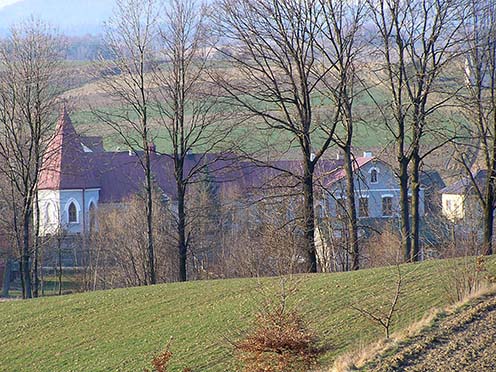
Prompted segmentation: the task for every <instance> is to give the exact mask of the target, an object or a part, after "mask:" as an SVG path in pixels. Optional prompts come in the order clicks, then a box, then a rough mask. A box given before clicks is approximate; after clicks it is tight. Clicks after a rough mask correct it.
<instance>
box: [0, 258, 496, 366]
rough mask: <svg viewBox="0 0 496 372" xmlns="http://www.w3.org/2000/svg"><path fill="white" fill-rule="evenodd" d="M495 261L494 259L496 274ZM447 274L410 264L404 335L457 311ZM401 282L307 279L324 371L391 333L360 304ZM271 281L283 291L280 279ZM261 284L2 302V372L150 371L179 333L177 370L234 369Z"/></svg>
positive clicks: (378, 277)
mask: <svg viewBox="0 0 496 372" xmlns="http://www.w3.org/2000/svg"><path fill="white" fill-rule="evenodd" d="M495 264H496V261H495V260H490V261H488V268H489V269H490V271H491V272H493V273H494V272H496V269H495ZM446 267H447V263H446V262H445V261H429V262H426V263H422V264H416V265H405V266H402V268H403V271H404V272H405V273H409V274H408V275H407V277H406V279H405V281H406V284H405V295H404V296H403V297H402V298H401V300H400V306H401V311H400V312H399V315H398V319H397V321H396V326H395V327H394V328H395V329H399V328H401V327H404V326H406V325H408V324H410V323H412V322H413V321H415V320H418V319H420V318H421V317H422V316H423V315H424V314H425V313H426V311H427V310H428V309H430V308H432V307H439V306H444V305H446V304H447V302H448V299H447V298H448V296H447V293H446V290H445V289H444V288H445V283H444V280H445V279H443V278H444V275H443V273H445V271H446ZM394 278H395V271H394V268H382V269H373V270H362V271H358V272H348V273H339V274H315V275H305V276H299V277H298V280H301V283H300V284H299V287H300V290H299V292H298V293H297V295H296V296H295V297H294V299H293V300H294V301H296V302H297V303H298V306H300V307H301V311H302V312H303V313H304V314H305V316H306V317H307V319H309V320H310V324H311V326H312V327H313V328H314V329H315V330H317V332H318V334H319V336H320V337H321V339H322V342H324V343H325V344H326V345H328V346H330V351H329V352H327V354H325V355H324V356H323V357H322V363H323V364H330V363H331V362H332V361H333V359H334V358H335V357H336V356H337V355H339V354H340V353H342V352H344V351H347V350H351V349H353V348H356V347H358V346H360V345H363V344H366V343H369V342H371V341H373V340H375V339H377V338H379V337H381V336H382V331H381V330H380V329H378V328H377V327H376V325H374V324H373V323H371V322H370V321H368V320H366V319H364V318H363V317H362V316H361V315H359V314H358V313H357V312H356V310H353V309H352V308H351V307H350V305H351V304H354V305H360V306H372V305H377V304H379V303H380V302H381V301H383V300H384V298H387V297H388V296H390V295H391V293H390V292H391V290H392V288H393V287H394ZM261 283H262V285H263V286H265V287H267V288H277V287H278V285H279V280H278V279H277V278H274V279H264V280H262V281H261ZM258 286H260V283H258V282H257V280H254V279H238V280H217V281H200V282H188V283H175V284H165V285H157V286H152V287H140V288H130V289H118V290H109V291H99V292H92V293H84V294H75V295H68V296H62V297H50V298H43V299H36V300H29V301H11V302H5V303H0V370H1V371H50V372H52V371H133V372H134V371H143V368H144V367H145V366H148V365H149V364H148V363H149V361H150V359H151V358H152V357H153V356H154V355H155V354H157V353H158V352H159V351H160V350H161V349H162V348H163V346H164V345H165V344H166V343H167V341H168V340H169V338H170V337H171V336H172V337H174V341H173V344H172V351H173V352H174V358H173V361H174V362H173V365H172V371H182V368H184V367H188V366H189V367H191V368H193V370H194V371H230V370H232V365H231V363H232V362H231V361H232V355H231V354H232V353H231V347H230V343H229V341H235V340H236V339H237V338H238V337H239V335H240V334H241V333H242V332H243V330H245V329H246V327H247V325H248V324H250V321H251V319H252V316H253V310H254V309H255V308H256V307H257V306H258V305H259V304H260V296H261V295H260V291H259V290H257V287H258ZM269 290H270V289H269ZM367 304H369V305H367Z"/></svg>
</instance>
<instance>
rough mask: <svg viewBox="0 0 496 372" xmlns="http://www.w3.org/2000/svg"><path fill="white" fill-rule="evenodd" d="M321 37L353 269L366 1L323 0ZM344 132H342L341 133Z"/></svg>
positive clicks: (354, 267)
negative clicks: (335, 114) (337, 114)
mask: <svg viewBox="0 0 496 372" xmlns="http://www.w3.org/2000/svg"><path fill="white" fill-rule="evenodd" d="M321 9H322V19H323V24H322V26H321V27H322V33H321V34H322V38H319V39H317V41H316V42H317V43H318V45H319V51H320V53H321V54H322V55H323V56H325V60H326V61H327V63H324V65H323V68H330V67H332V69H330V71H329V74H328V76H326V77H325V78H324V79H322V82H323V83H324V84H323V87H324V89H323V90H322V94H324V95H327V96H329V97H330V98H331V100H332V101H333V103H334V106H335V107H339V108H340V109H341V120H340V127H342V128H343V131H339V130H338V131H336V132H335V136H334V140H333V142H334V143H335V144H336V145H337V146H338V147H339V148H340V149H341V151H342V152H343V154H344V170H345V173H346V211H347V216H346V217H347V218H346V220H345V222H346V226H347V230H348V234H347V235H348V247H347V248H348V251H349V252H350V254H351V258H352V263H351V269H352V270H358V269H359V267H360V247H359V244H358V243H359V242H358V224H357V213H356V205H355V184H354V175H355V172H354V162H355V159H354V155H353V152H352V143H353V131H354V126H355V115H354V109H353V103H354V99H355V96H356V90H355V87H356V86H357V85H358V84H356V81H357V77H356V72H355V70H356V69H357V64H358V61H357V59H358V54H359V52H360V51H361V49H362V47H361V44H362V43H363V35H362V34H361V31H362V26H363V21H364V16H365V11H366V9H365V3H364V2H362V1H360V0H359V1H357V2H349V1H346V0H321ZM340 132H342V133H340Z"/></svg>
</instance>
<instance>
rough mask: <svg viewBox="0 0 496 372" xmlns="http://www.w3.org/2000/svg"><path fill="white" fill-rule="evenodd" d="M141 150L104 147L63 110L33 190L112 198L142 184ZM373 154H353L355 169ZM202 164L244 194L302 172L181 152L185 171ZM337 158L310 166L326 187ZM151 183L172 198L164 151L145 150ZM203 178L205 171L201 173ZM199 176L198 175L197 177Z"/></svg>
mask: <svg viewBox="0 0 496 372" xmlns="http://www.w3.org/2000/svg"><path fill="white" fill-rule="evenodd" d="M142 156H143V152H138V153H135V152H128V151H126V152H110V151H109V152H107V151H104V149H103V145H102V141H101V138H98V137H82V136H80V135H78V134H77V132H76V130H75V128H74V126H73V124H72V122H71V119H70V118H69V115H68V114H67V111H66V110H65V108H64V110H63V111H62V113H61V115H60V118H59V120H58V122H57V126H56V130H55V135H54V137H53V138H52V140H51V141H50V143H49V146H48V148H47V151H46V154H45V156H44V161H43V166H42V171H41V174H40V179H39V185H38V188H39V190H70V189H82V188H85V189H88V188H99V189H100V194H99V202H100V203H118V202H122V201H124V200H126V199H127V198H129V197H130V196H132V195H134V194H138V193H140V192H141V191H142V190H143V188H144V182H145V173H144V170H143V166H142ZM374 159H375V158H372V157H367V158H357V159H356V162H355V164H354V169H355V170H357V169H359V168H360V167H362V166H363V165H365V164H366V163H368V162H369V161H372V160H374ZM204 162H206V163H207V164H208V169H206V170H207V172H206V173H211V174H215V176H214V178H215V180H214V181H215V182H216V184H217V185H218V189H219V191H221V192H226V191H228V192H240V193H244V194H246V193H250V192H251V191H255V190H259V189H261V188H263V187H264V186H267V185H269V184H273V183H274V182H275V183H276V184H277V183H288V182H289V184H294V180H293V181H288V178H287V174H288V172H285V171H289V173H293V174H302V165H301V162H300V161H294V160H278V161H273V162H271V164H270V165H271V166H270V167H266V166H262V165H256V164H253V163H251V162H240V163H236V166H235V167H230V166H229V165H232V164H233V159H232V156H230V155H229V154H223V155H222V156H220V154H191V155H187V157H186V161H185V165H184V171H185V174H188V173H189V172H190V171H191V169H192V168H193V167H197V166H199V164H204ZM342 165H343V161H342V160H330V159H322V160H321V161H320V162H319V166H318V167H317V169H316V172H317V175H316V176H317V177H320V181H321V182H322V183H324V184H326V185H327V186H330V185H331V184H333V183H335V182H337V181H339V180H340V179H342V178H343V177H344V171H343V168H342ZM151 168H152V173H153V178H154V182H155V183H156V184H157V186H158V187H160V189H161V190H162V191H163V192H164V193H165V194H167V196H169V197H170V198H171V199H175V198H176V187H175V178H174V163H173V159H172V158H171V156H169V155H167V154H158V153H155V152H154V153H152V154H151ZM205 176H206V177H208V174H206V175H205ZM199 177H202V176H199Z"/></svg>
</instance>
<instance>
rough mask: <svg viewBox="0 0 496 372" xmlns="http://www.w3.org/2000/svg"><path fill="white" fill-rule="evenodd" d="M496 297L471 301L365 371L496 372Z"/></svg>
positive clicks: (493, 295) (440, 318)
mask: <svg viewBox="0 0 496 372" xmlns="http://www.w3.org/2000/svg"><path fill="white" fill-rule="evenodd" d="M495 339H496V295H495V294H494V293H493V294H491V295H486V296H483V297H481V298H480V299H478V300H474V301H472V302H469V303H468V304H467V305H465V306H463V307H462V308H460V309H459V311H457V312H455V313H454V314H452V315H449V316H447V317H443V316H439V318H438V319H437V320H436V321H435V322H434V324H433V326H432V327H430V328H429V329H426V330H425V331H424V332H422V333H421V334H420V335H419V336H417V337H415V338H413V339H411V340H406V341H405V342H403V343H402V345H400V346H399V347H398V348H397V349H396V350H395V352H394V353H391V355H389V356H388V355H387V354H388V353H387V352H386V353H385V354H383V356H379V357H378V358H377V359H376V360H374V361H372V362H371V363H370V364H369V365H367V366H365V367H364V369H363V370H366V371H419V372H420V371H443V372H445V371H474V372H475V371H496V343H495V342H494V340H495Z"/></svg>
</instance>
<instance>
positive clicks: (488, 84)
mask: <svg viewBox="0 0 496 372" xmlns="http://www.w3.org/2000/svg"><path fill="white" fill-rule="evenodd" d="M495 12H496V5H495V4H494V2H493V1H475V0H471V1H469V6H468V10H467V13H466V14H465V16H464V25H463V32H462V34H463V39H464V42H465V44H466V49H467V52H466V54H465V55H464V57H465V64H464V67H465V82H466V87H467V89H466V90H464V91H463V93H462V94H460V101H461V104H462V108H463V110H464V114H465V117H466V118H467V121H468V122H469V124H470V128H469V133H470V139H471V142H472V144H471V145H470V146H472V145H473V143H475V148H476V153H477V152H478V155H479V158H480V160H481V165H482V166H481V169H482V170H483V171H484V172H485V177H482V178H479V177H478V176H477V175H476V174H474V173H473V169H472V163H473V161H472V159H470V157H469V156H468V153H470V151H467V150H470V147H469V146H467V144H465V146H462V148H461V151H460V157H459V158H460V161H461V164H462V165H463V166H464V168H465V170H466V171H467V172H468V175H469V178H470V180H471V184H472V187H471V190H473V191H474V193H475V195H476V199H477V200H478V201H479V203H480V205H481V207H482V214H483V218H482V223H483V240H482V245H483V253H484V254H492V253H493V242H492V240H493V235H494V233H493V226H494V209H495V207H496V205H495V195H494V194H495V192H496V15H495Z"/></svg>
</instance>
